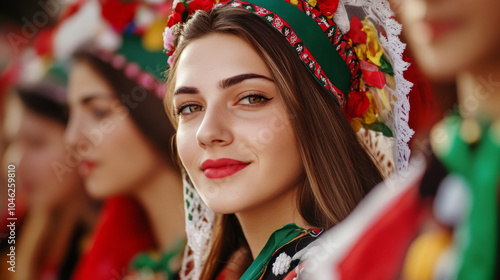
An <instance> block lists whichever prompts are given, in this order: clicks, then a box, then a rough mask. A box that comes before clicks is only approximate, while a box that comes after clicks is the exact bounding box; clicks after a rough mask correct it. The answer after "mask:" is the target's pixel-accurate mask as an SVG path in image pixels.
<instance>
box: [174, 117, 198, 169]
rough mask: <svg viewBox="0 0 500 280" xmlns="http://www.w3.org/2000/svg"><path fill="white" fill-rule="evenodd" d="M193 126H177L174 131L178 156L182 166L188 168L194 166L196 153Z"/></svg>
mask: <svg viewBox="0 0 500 280" xmlns="http://www.w3.org/2000/svg"><path fill="white" fill-rule="evenodd" d="M196 131H197V129H196V128H195V127H192V126H191V127H190V126H187V125H182V126H179V128H178V130H177V133H176V146H177V152H178V154H179V158H180V160H181V162H182V164H183V165H184V167H185V168H186V169H187V171H188V172H189V170H191V169H192V168H194V164H195V162H194V161H195V159H196V155H197V154H198V148H199V145H198V141H197V139H196Z"/></svg>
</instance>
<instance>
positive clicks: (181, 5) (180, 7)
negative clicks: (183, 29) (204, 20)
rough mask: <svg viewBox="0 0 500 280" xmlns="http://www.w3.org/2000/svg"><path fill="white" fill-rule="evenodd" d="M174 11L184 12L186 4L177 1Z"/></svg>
mask: <svg viewBox="0 0 500 280" xmlns="http://www.w3.org/2000/svg"><path fill="white" fill-rule="evenodd" d="M174 10H175V11H176V12H178V13H179V14H182V13H184V11H185V10H186V5H184V3H181V2H179V3H177V5H176V6H175V9H174Z"/></svg>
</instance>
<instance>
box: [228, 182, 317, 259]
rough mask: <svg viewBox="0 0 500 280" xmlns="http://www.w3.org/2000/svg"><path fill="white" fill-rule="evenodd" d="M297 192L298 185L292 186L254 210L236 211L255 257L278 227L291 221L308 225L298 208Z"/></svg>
mask: <svg viewBox="0 0 500 280" xmlns="http://www.w3.org/2000/svg"><path fill="white" fill-rule="evenodd" d="M297 192H298V187H295V188H292V189H291V190H290V191H288V192H287V193H285V194H282V195H280V196H278V197H276V198H274V199H272V200H270V201H267V202H265V203H264V204H262V205H260V206H258V207H255V208H253V209H252V210H248V211H243V212H240V213H236V217H238V221H239V222H240V225H241V228H242V230H243V234H244V235H245V239H246V240H247V243H248V245H249V247H250V251H251V252H252V257H253V259H255V258H256V257H257V256H258V255H259V253H260V251H261V250H262V249H263V248H264V246H265V245H266V242H267V240H268V239H269V237H270V236H271V234H272V233H273V232H274V231H276V230H277V229H279V228H281V227H283V226H284V225H286V224H289V223H295V224H297V225H298V226H299V227H304V228H307V227H308V225H307V223H306V222H305V221H304V219H303V218H302V216H301V215H300V214H299V212H298V210H297Z"/></svg>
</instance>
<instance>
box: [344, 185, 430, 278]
mask: <svg viewBox="0 0 500 280" xmlns="http://www.w3.org/2000/svg"><path fill="white" fill-rule="evenodd" d="M424 213H425V212H424V208H423V206H422V203H421V201H420V197H419V193H418V184H416V185H415V186H413V187H412V188H410V189H409V190H407V191H406V193H404V194H403V195H402V196H401V197H400V198H399V200H398V201H396V202H395V203H394V204H393V205H392V206H391V207H389V208H388V209H386V210H385V211H384V212H382V213H380V216H379V219H377V221H376V223H374V225H373V226H372V227H369V228H368V229H367V230H366V231H365V232H364V234H363V235H362V236H361V237H360V239H359V241H358V243H357V244H355V245H354V247H353V248H352V250H351V251H350V252H349V253H348V255H347V256H346V257H345V258H344V260H342V262H341V263H340V264H339V266H338V269H339V272H340V275H341V278H340V279H349V280H350V279H356V280H361V279H375V280H376V279H396V278H397V276H398V274H399V271H400V268H401V266H402V263H403V261H404V256H405V254H406V250H407V249H408V246H409V245H410V243H411V241H412V240H413V238H414V237H415V236H416V234H417V233H418V229H419V227H420V224H421V223H422V221H423V218H424Z"/></svg>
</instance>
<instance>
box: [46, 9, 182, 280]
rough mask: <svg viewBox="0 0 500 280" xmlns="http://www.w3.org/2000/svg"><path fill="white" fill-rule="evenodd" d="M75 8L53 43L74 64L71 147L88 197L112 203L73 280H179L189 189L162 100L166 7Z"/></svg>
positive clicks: (70, 97) (68, 137)
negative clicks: (173, 149) (173, 150)
mask: <svg viewBox="0 0 500 280" xmlns="http://www.w3.org/2000/svg"><path fill="white" fill-rule="evenodd" d="M74 5H75V6H72V7H70V9H69V11H70V12H69V13H68V15H67V16H66V17H64V18H63V21H62V22H60V23H59V26H58V28H57V33H56V34H55V35H54V36H53V38H55V41H54V50H55V52H54V55H55V56H62V55H63V54H66V55H67V56H72V57H73V61H74V63H73V65H72V68H71V71H70V77H69V86H68V100H69V107H70V108H69V109H70V110H69V111H70V119H69V125H68V129H67V131H66V140H67V143H68V144H69V147H70V149H71V150H72V151H73V154H72V155H73V158H74V159H75V161H78V164H75V170H78V172H79V173H80V174H81V175H82V176H83V178H84V180H85V187H86V189H87V191H88V192H89V194H91V195H92V196H93V197H95V198H99V199H105V200H106V203H105V211H106V212H104V214H103V216H102V217H101V222H100V224H99V225H100V227H99V228H98V229H97V231H96V234H95V238H94V240H93V247H92V249H91V251H90V252H89V253H88V254H87V255H86V257H85V259H84V260H83V262H82V263H81V265H80V266H79V268H78V271H77V275H75V278H74V279H106V280H108V279H114V278H118V279H122V278H124V277H130V278H132V279H136V278H142V277H144V278H145V277H146V275H149V276H148V277H156V278H157V279H175V277H176V275H177V273H178V271H179V269H180V263H181V259H182V252H183V248H184V244H185V228H184V220H183V207H182V205H183V199H182V181H181V175H180V172H179V169H178V167H177V166H176V164H175V163H174V162H173V161H172V159H171V156H170V149H171V147H170V146H171V138H172V135H173V133H174V130H173V128H172V126H171V125H170V123H169V120H168V117H167V116H166V114H165V112H164V109H163V105H162V98H161V97H159V96H158V95H157V93H158V92H159V90H158V89H159V88H161V87H162V84H161V83H160V82H159V80H160V79H161V78H160V77H159V76H155V75H158V74H159V73H160V71H159V70H158V69H157V68H156V65H157V64H159V63H160V61H161V60H164V61H166V58H165V56H164V55H163V53H162V52H161V50H162V44H161V38H160V37H151V34H154V31H155V30H158V29H155V26H156V27H159V28H160V30H161V29H162V28H163V26H164V23H163V22H164V20H165V17H164V16H162V15H161V14H159V13H158V11H162V9H163V8H162V5H163V4H161V3H150V2H140V3H139V2H136V1H126V2H123V1H115V0H106V1H99V2H96V1H88V2H82V3H75V4H74ZM89 23H92V24H95V25H92V26H90V27H87V25H89ZM82 29H85V30H88V32H83V33H82V32H81V30H82ZM71 36H74V37H75V38H74V40H70V39H68V38H69V37H71ZM58 38H62V39H61V41H58ZM72 38H73V37H72ZM151 38H153V41H151ZM99 40H101V41H99ZM68 41H71V44H68ZM75 42H78V43H79V44H77V43H75ZM151 42H152V43H151ZM155 42H158V44H155ZM75 45H76V47H78V48H76V49H75ZM110 46H111V47H110ZM57 50H59V52H58V51H57ZM62 58H64V57H62ZM162 67H163V66H162ZM162 93H163V94H164V90H163V92H162ZM160 128H161V129H160ZM117 197H118V198H117ZM117 199H118V201H117ZM141 251H145V254H137V253H138V252H141ZM134 255H136V256H135V257H134V258H133V256H134ZM156 278H155V279H156Z"/></svg>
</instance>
